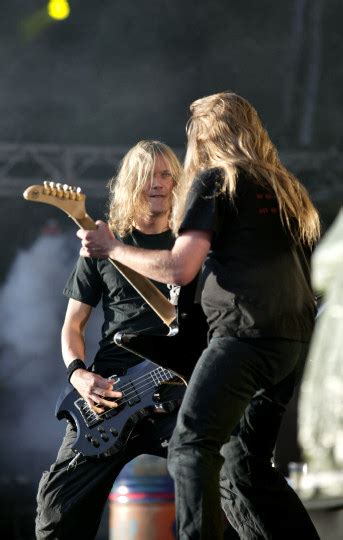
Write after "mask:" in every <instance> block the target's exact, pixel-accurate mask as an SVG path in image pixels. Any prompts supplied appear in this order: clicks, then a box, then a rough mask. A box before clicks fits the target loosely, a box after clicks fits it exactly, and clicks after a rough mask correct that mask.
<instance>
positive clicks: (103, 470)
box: [36, 140, 206, 540]
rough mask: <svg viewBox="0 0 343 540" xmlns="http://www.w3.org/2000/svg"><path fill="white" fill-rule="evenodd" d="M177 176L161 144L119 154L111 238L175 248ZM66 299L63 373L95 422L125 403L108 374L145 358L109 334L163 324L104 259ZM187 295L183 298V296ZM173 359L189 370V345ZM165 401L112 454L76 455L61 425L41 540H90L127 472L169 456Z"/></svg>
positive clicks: (45, 492)
mask: <svg viewBox="0 0 343 540" xmlns="http://www.w3.org/2000/svg"><path fill="white" fill-rule="evenodd" d="M180 174H181V166H180V163H179V161H178V159H177V157H176V155H175V154H174V152H173V151H172V150H171V149H170V148H169V147H168V146H167V145H165V144H163V143H161V142H159V141H146V140H143V141H140V142H139V143H138V144H136V145H135V146H134V147H133V148H132V149H131V150H130V151H129V152H128V153H127V154H126V155H125V156H124V158H123V160H122V163H121V167H120V169H119V172H118V175H117V176H116V178H114V179H113V180H112V181H111V182H110V192H111V195H110V201H109V221H108V223H109V227H110V228H111V230H112V231H113V234H115V235H116V237H117V238H119V239H120V240H121V241H122V242H124V243H126V244H129V245H133V246H140V247H144V248H149V249H171V248H172V246H173V243H174V236H173V233H172V232H171V230H170V219H171V209H172V205H173V203H174V197H175V189H176V187H177V184H178V181H179V178H180ZM158 287H159V289H160V290H161V291H162V293H163V294H164V295H165V296H166V297H169V293H170V292H173V293H174V294H177V290H176V288H175V287H173V288H168V287H167V286H165V285H161V284H158ZM64 294H65V295H66V296H67V297H68V298H69V302H68V307H67V311H66V315H65V321H64V324H63V328H62V354H63V359H64V362H65V364H66V367H67V377H68V380H69V382H70V383H71V385H72V386H73V387H74V388H75V389H76V390H77V392H78V394H79V397H80V398H82V399H81V400H80V401H77V402H76V403H80V402H82V403H83V405H82V407H81V408H82V410H83V412H84V411H85V408H86V407H88V410H87V414H88V417H87V418H89V417H90V418H93V417H92V416H91V415H92V414H93V413H94V414H95V415H97V416H94V418H95V419H97V418H99V417H101V415H102V414H104V413H105V412H106V411H115V409H116V408H117V407H118V403H119V402H120V399H121V398H122V397H123V395H122V392H120V391H118V389H117V390H116V385H115V384H113V380H109V377H110V376H112V375H114V374H116V375H117V376H118V377H120V376H123V375H125V373H126V371H127V369H129V368H135V366H137V365H140V364H141V363H142V358H141V357H139V356H136V355H135V354H131V353H130V352H128V351H127V350H125V349H123V348H120V347H118V346H116V345H115V344H114V343H113V339H114V336H115V334H116V333H117V332H125V333H129V334H130V333H140V332H143V333H146V332H148V333H149V332H150V333H152V334H153V333H154V332H156V329H157V331H158V329H159V328H161V326H163V324H162V323H161V320H160V319H159V318H158V316H157V315H156V313H155V312H154V311H153V310H152V309H151V308H150V307H149V306H148V305H147V304H146V302H145V301H144V300H143V298H142V297H141V296H140V295H139V294H138V293H137V292H136V290H135V289H134V288H133V287H132V286H131V285H130V283H129V282H128V281H127V280H126V279H125V278H124V277H123V276H122V275H121V274H120V273H119V272H118V271H117V270H116V268H114V267H113V265H112V264H111V263H110V261H108V260H98V259H96V258H84V257H80V258H79V260H78V261H77V263H76V265H75V268H74V270H73V271H72V274H71V276H70V278H69V280H68V282H67V284H66V286H65V289H64ZM192 294H193V293H192V292H191V293H190V294H189V299H190V298H191V296H192ZM185 298H186V297H185ZM187 298H188V297H187ZM99 302H101V303H102V308H103V315H104V322H103V325H102V337H101V341H100V344H99V350H98V352H97V354H96V357H95V359H94V362H93V364H92V366H91V367H90V368H88V369H87V367H86V350H85V340H84V334H85V329H86V326H87V322H88V320H89V318H90V316H91V313H92V310H93V308H95V306H97V304H99ZM185 302H186V304H187V305H186V304H185V305H184V306H183V316H184V317H185V316H186V317H187V316H188V313H187V310H189V312H190V314H191V316H190V317H189V319H191V320H194V321H198V322H199V321H200V320H201V322H200V327H199V328H198V329H197V340H196V342H194V343H191V344H190V349H189V350H188V352H190V350H192V351H193V350H194V354H195V356H197V355H198V354H199V353H200V350H199V348H202V347H204V346H205V340H206V332H205V327H206V324H205V322H204V321H203V320H202V318H201V313H200V307H198V309H197V308H196V306H195V305H194V304H193V302H192V303H191V302H188V300H185ZM187 302H188V303H187ZM195 312H196V313H197V314H195ZM201 325H202V328H203V331H202V330H201ZM163 339H166V340H170V343H169V342H168V348H171V349H173V347H176V350H177V346H175V345H174V343H177V341H176V342H175V341H174V339H175V338H162V341H163ZM156 340H157V341H156ZM156 340H155V337H152V338H151V347H152V349H154V350H152V351H151V352H153V353H154V354H155V358H156V360H158V357H159V356H158V355H159V354H160V355H161V361H162V360H163V359H164V358H163V357H162V356H163V352H162V350H159V344H158V343H160V342H158V338H156ZM156 343H157V345H156ZM178 354H179V356H181V357H182V359H183V360H184V364H185V366H184V367H185V368H187V366H186V364H187V362H188V363H189V367H188V371H191V369H192V366H191V359H190V358H187V347H186V349H185V351H178V352H177V353H175V355H176V356H177V355H178ZM189 356H190V355H189ZM193 364H194V362H193ZM186 371H187V369H186ZM170 400H171V403H172V406H171V407H170V410H168V411H167V412H166V413H164V414H158V415H155V417H154V422H153V423H152V422H150V421H149V418H143V419H141V420H140V421H139V422H137V424H136V425H135V426H134V428H133V432H132V434H131V436H130V437H129V439H128V440H127V441H126V444H125V445H121V446H120V445H119V447H118V448H117V450H116V451H115V452H113V453H112V455H109V456H106V457H103V456H100V457H98V456H93V457H87V456H85V455H84V454H82V453H80V454H75V452H74V451H73V449H72V448H73V446H74V444H75V442H76V439H77V430H76V427H75V425H74V423H73V422H70V421H69V422H68V423H67V430H66V435H65V438H64V440H63V442H62V445H61V447H60V449H59V452H58V456H57V459H56V461H55V463H54V464H53V465H51V467H50V470H49V471H46V472H44V473H43V476H42V478H41V481H40V484H39V489H38V495H37V502H38V506H37V517H36V537H37V539H38V540H42V539H48V538H49V539H60V540H61V539H64V540H70V539H71V538H82V539H84V540H85V539H91V538H94V537H95V535H96V532H97V529H98V526H99V523H100V519H101V514H102V511H103V509H104V506H105V503H106V500H107V497H108V495H109V493H110V491H111V488H112V485H113V482H114V481H115V479H116V477H117V475H118V474H119V472H120V471H121V469H122V468H123V466H124V465H125V464H126V463H128V462H129V461H130V460H132V459H133V458H134V457H136V456H138V455H140V454H153V455H156V456H162V457H166V455H167V448H166V447H167V444H168V441H169V438H170V437H171V434H172V431H173V429H174V426H175V423H176V415H177V408H178V405H179V403H180V395H179V389H177V391H176V390H175V399H174V398H173V389H171V390H170ZM85 404H86V405H85ZM119 408H120V407H119ZM107 414H109V413H107ZM114 418H115V416H114ZM118 418H119V414H118ZM100 430H101V428H99V433H98V440H97V439H96V438H95V437H89V436H88V435H87V434H86V437H89V439H90V440H89V441H88V442H89V446H90V448H91V449H93V454H94V453H95V454H96V452H97V447H96V446H97V445H98V444H100V442H102V443H104V441H106V437H107V438H108V437H112V435H113V430H112V431H111V432H109V435H106V433H104V432H101V431H100ZM113 440H114V439H113ZM83 441H85V439H84V437H83ZM81 442H82V441H81ZM86 442H87V441H86ZM92 445H93V446H92ZM94 445H95V448H94ZM109 453H110V454H111V452H109Z"/></svg>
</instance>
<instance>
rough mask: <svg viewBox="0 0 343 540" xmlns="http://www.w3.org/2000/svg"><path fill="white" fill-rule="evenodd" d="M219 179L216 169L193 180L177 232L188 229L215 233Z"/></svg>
mask: <svg viewBox="0 0 343 540" xmlns="http://www.w3.org/2000/svg"><path fill="white" fill-rule="evenodd" d="M221 178H222V177H221V174H220V171H219V170H218V169H212V170H209V171H205V172H203V173H201V174H200V175H199V176H197V177H196V178H195V180H194V182H193V184H192V186H191V189H190V191H189V193H188V196H187V201H186V208H185V214H184V218H183V221H182V223H181V226H180V229H179V232H182V231H185V230H190V229H193V230H201V231H213V232H217V230H218V215H217V214H218V212H217V203H218V199H219V198H221V194H219V190H220V184H221V181H222V180H221Z"/></svg>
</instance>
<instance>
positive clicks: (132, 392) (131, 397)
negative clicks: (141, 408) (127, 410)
mask: <svg viewBox="0 0 343 540" xmlns="http://www.w3.org/2000/svg"><path fill="white" fill-rule="evenodd" d="M123 398H124V399H125V398H126V403H127V404H128V405H129V407H133V405H136V403H139V402H140V401H141V398H140V397H139V395H138V393H137V390H136V388H135V386H134V384H133V383H132V381H130V386H129V388H128V390H125V394H123Z"/></svg>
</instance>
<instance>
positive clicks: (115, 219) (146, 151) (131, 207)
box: [108, 140, 182, 237]
mask: <svg viewBox="0 0 343 540" xmlns="http://www.w3.org/2000/svg"><path fill="white" fill-rule="evenodd" d="M158 156H162V157H163V158H164V159H165V161H166V162H167V164H168V166H169V168H170V172H171V174H172V178H173V181H174V189H173V192H172V205H173V203H174V201H175V190H176V186H177V184H178V182H179V179H180V176H181V170H182V169H181V165H180V162H179V160H178V158H177V157H176V155H175V153H174V152H173V150H172V149H171V148H170V147H169V146H167V145H166V144H164V143H162V142H160V141H149V140H143V141H139V142H138V143H137V144H136V145H135V146H134V147H133V148H131V149H130V150H129V151H128V152H127V154H126V155H125V156H124V158H123V159H122V161H121V164H120V168H119V171H118V174H117V176H115V177H114V178H112V179H111V180H110V181H109V184H108V186H109V188H110V197H109V202H108V224H109V226H110V228H111V229H112V231H113V232H114V233H115V234H118V235H119V236H122V237H123V236H125V235H126V234H128V233H130V232H131V231H132V227H133V223H134V221H135V217H137V216H138V215H139V216H140V217H142V216H145V215H148V208H147V206H146V205H145V204H144V199H143V198H142V196H141V195H142V190H143V188H144V186H145V184H146V181H147V180H148V179H149V178H150V177H151V175H152V173H153V170H154V166H155V160H156V158H157V157H158Z"/></svg>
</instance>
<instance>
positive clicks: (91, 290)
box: [63, 257, 102, 307]
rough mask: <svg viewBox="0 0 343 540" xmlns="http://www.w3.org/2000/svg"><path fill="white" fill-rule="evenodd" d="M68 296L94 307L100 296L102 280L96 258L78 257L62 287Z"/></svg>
mask: <svg viewBox="0 0 343 540" xmlns="http://www.w3.org/2000/svg"><path fill="white" fill-rule="evenodd" d="M63 294H64V295H65V296H67V297H68V298H73V299H74V300H79V301H80V302H83V303H84V304H88V305H90V306H92V307H95V306H96V305H97V304H98V303H99V301H100V299H101V296H102V281H101V276H100V274H99V271H98V267H97V261H96V259H91V258H88V257H79V259H78V261H77V262H76V265H75V267H74V269H73V271H72V273H71V274H70V276H69V279H68V281H67V283H66V285H65V287H64V289H63Z"/></svg>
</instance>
